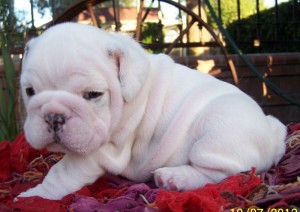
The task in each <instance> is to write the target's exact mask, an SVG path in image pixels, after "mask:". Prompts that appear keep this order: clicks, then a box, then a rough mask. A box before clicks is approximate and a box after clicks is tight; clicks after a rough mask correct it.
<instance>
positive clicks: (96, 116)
mask: <svg viewBox="0 0 300 212" xmlns="http://www.w3.org/2000/svg"><path fill="white" fill-rule="evenodd" d="M68 27H69V26H68V25H67V27H66V28H64V27H58V28H55V29H53V30H52V31H51V30H49V32H45V33H44V34H43V35H41V36H40V37H38V38H36V39H34V40H33V41H31V42H30V43H29V44H28V47H27V52H26V54H25V56H24V60H23V67H22V74H21V89H22V96H23V100H24V104H25V108H26V111H27V118H26V120H25V125H24V130H25V135H26V138H27V140H28V141H29V143H30V144H31V145H32V146H33V147H34V148H36V149H42V148H44V147H46V148H48V149H49V150H51V151H60V152H70V151H71V152H77V153H82V154H86V153H89V152H91V151H93V150H95V149H97V148H99V147H100V146H101V145H102V144H103V143H105V142H107V141H108V140H109V138H110V134H111V131H112V130H113V128H114V127H115V125H116V124H117V123H118V120H119V119H120V114H121V111H122V107H123V104H124V101H125V100H124V95H123V93H122V89H123V88H122V82H120V80H119V78H120V77H119V75H120V67H119V66H120V62H119V61H118V60H121V59H120V58H117V59H116V54H115V53H114V52H113V51H112V50H108V49H109V48H108V46H107V45H113V44H111V43H110V40H109V39H108V38H106V37H105V36H104V37H97V36H98V35H96V36H95V35H93V33H94V32H95V31H94V30H96V29H90V28H87V29H89V30H91V32H88V33H87V32H86V31H85V30H84V28H83V29H79V30H77V29H73V28H74V27H69V29H68ZM76 27H77V26H76V25H75V28H76ZM68 30H69V31H68ZM72 30H73V31H72ZM74 30H75V31H74ZM76 30H77V31H76ZM72 33H74V34H72ZM84 33H86V34H84ZM83 34H84V35H83ZM96 34H97V33H96ZM94 37H95V38H94ZM99 39H100V40H101V39H102V41H101V43H99ZM107 43H108V44H107Z"/></svg>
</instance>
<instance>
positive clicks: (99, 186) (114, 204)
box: [0, 124, 300, 212]
mask: <svg viewBox="0 0 300 212" xmlns="http://www.w3.org/2000/svg"><path fill="white" fill-rule="evenodd" d="M286 145H287V151H286V154H285V155H284V157H283V158H282V159H281V161H280V163H279V164H278V165H277V166H276V167H272V168H271V169H270V170H268V171H267V172H265V173H263V174H261V175H260V176H257V175H255V169H253V170H252V171H251V172H250V173H241V174H237V175H234V176H231V177H229V178H227V179H225V180H224V181H222V182H220V183H218V184H209V185H206V186H204V187H203V188H200V189H197V190H193V191H186V192H169V191H166V190H163V189H158V188H156V187H155V185H154V184H153V182H148V183H139V184H137V183H134V182H131V181H128V180H126V179H124V178H121V177H118V176H112V175H105V176H103V177H101V178H100V179H98V180H97V181H96V182H95V183H94V184H93V185H90V186H85V187H83V188H82V189H81V190H80V191H78V192H76V193H73V194H69V195H67V196H66V197H64V198H63V199H62V200H60V201H53V200H46V199H42V198H40V197H30V198H20V199H19V200H18V201H17V202H14V201H13V200H14V198H15V197H16V196H17V195H18V194H19V193H20V192H22V191H25V190H27V189H28V188H31V187H33V186H35V185H37V184H38V183H40V182H42V180H43V178H44V176H45V175H46V174H47V172H48V171H49V169H50V168H51V166H52V165H54V164H55V163H56V162H58V161H59V160H60V159H61V158H62V157H63V155H61V154H53V153H50V152H47V151H36V150H34V149H32V148H31V147H30V146H29V145H28V143H27V142H26V140H25V138H24V134H23V133H22V134H20V135H19V136H18V137H17V138H16V140H15V141H14V142H12V143H10V142H8V141H3V142H1V143H0V164H1V170H0V211H13V210H18V211H30V212H32V211H43V212H47V211H49V212H53V211H178V212H179V211H233V210H232V209H236V210H235V211H237V210H238V209H245V208H264V209H267V208H296V207H298V209H299V207H300V182H299V179H298V180H297V177H299V176H300V124H295V125H291V126H289V136H288V138H287V141H286Z"/></svg>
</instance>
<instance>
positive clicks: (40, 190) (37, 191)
mask: <svg viewBox="0 0 300 212" xmlns="http://www.w3.org/2000/svg"><path fill="white" fill-rule="evenodd" d="M33 196H39V197H42V198H45V199H51V200H57V199H60V198H61V197H60V196H57V195H53V194H52V193H51V192H50V191H47V190H46V189H44V187H43V186H42V184H39V185H37V186H36V187H34V188H31V189H29V190H27V191H25V192H22V193H20V194H19V195H18V196H17V197H16V199H15V200H18V198H19V197H33Z"/></svg>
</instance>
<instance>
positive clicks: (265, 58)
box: [174, 53, 300, 124]
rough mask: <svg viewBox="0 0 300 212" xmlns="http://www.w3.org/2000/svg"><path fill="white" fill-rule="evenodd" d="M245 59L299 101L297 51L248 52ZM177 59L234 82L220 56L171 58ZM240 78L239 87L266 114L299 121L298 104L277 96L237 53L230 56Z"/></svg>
mask: <svg viewBox="0 0 300 212" xmlns="http://www.w3.org/2000/svg"><path fill="white" fill-rule="evenodd" d="M246 57H247V58H248V60H249V61H250V62H251V63H252V64H253V65H254V66H255V67H256V68H257V69H258V70H259V72H260V73H261V74H263V75H264V76H266V77H267V78H268V79H269V80H270V81H272V82H273V83H274V84H276V85H277V86H278V87H279V88H280V89H281V90H282V91H284V92H285V93H286V94H287V95H288V96H289V97H291V98H293V99H295V100H297V101H298V102H300V53H279V54H278V53H277V54H251V55H246ZM174 59H175V60H176V61H177V62H179V63H181V64H184V65H187V66H189V67H192V68H196V69H198V70H202V71H204V72H207V73H210V74H212V75H214V76H215V77H217V78H219V79H221V80H224V81H227V82H230V83H233V78H232V75H231V72H230V70H229V69H228V67H227V63H226V60H225V58H224V57H223V56H205V57H204V56H203V57H185V58H174ZM231 59H232V60H233V63H234V64H235V68H236V71H237V74H238V77H239V84H238V87H239V88H240V89H241V90H243V91H244V92H246V93H247V94H249V95H250V96H251V97H253V98H254V99H255V100H256V101H257V102H258V103H259V104H260V105H261V107H262V108H263V110H264V111H265V113H266V114H271V115H274V116H276V117H277V118H279V119H280V120H281V121H282V122H284V123H285V124H289V123H291V122H300V107H297V106H295V105H292V104H290V103H288V102H287V101H285V100H283V98H281V97H279V96H277V95H276V94H275V93H274V92H273V91H271V90H270V89H269V88H268V87H267V86H266V85H265V83H263V82H262V81H261V80H260V79H258V77H257V76H256V75H254V74H253V73H252V72H251V71H250V69H249V68H248V67H247V66H246V65H245V64H244V63H243V61H242V60H241V59H240V58H239V57H238V56H237V55H231Z"/></svg>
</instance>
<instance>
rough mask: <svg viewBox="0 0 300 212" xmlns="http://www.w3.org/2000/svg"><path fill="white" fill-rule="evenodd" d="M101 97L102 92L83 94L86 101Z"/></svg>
mask: <svg viewBox="0 0 300 212" xmlns="http://www.w3.org/2000/svg"><path fill="white" fill-rule="evenodd" d="M102 95H103V92H99V91H88V92H85V93H84V94H83V98H85V99H86V100H91V99H96V98H98V97H100V96H102Z"/></svg>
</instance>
